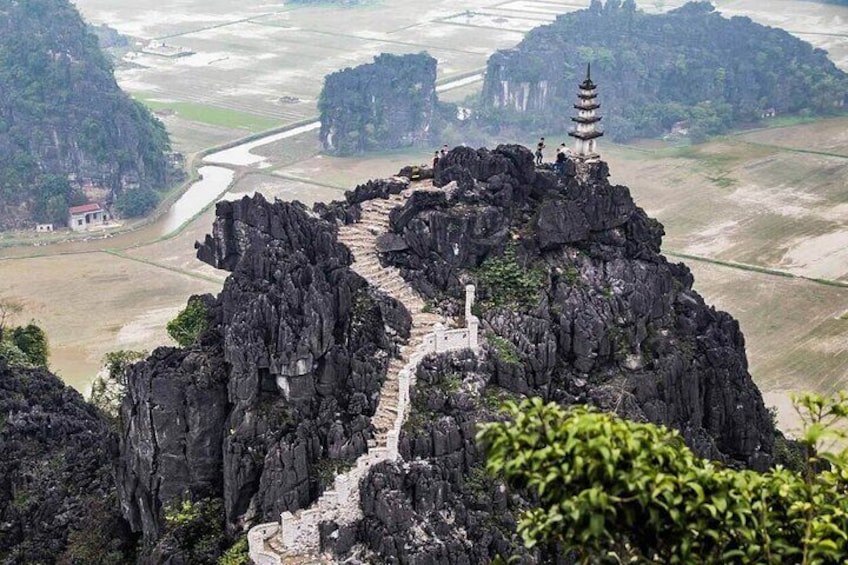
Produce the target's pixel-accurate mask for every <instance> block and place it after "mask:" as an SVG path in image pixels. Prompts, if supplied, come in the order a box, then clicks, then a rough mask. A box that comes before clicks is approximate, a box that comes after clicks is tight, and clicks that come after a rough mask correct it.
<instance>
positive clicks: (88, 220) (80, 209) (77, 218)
mask: <svg viewBox="0 0 848 565" xmlns="http://www.w3.org/2000/svg"><path fill="white" fill-rule="evenodd" d="M108 220H109V214H108V213H107V212H106V210H105V209H104V208H103V207H102V206H101V205H100V204H97V203H96V202H90V203H88V204H83V205H82V206H72V207H71V208H69V209H68V227H70V228H71V229H72V230H74V231H85V230H87V229H89V228H92V227H97V226H103V225H104V224H106V222H107V221H108Z"/></svg>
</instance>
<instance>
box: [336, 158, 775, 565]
mask: <svg viewBox="0 0 848 565" xmlns="http://www.w3.org/2000/svg"><path fill="white" fill-rule="evenodd" d="M566 171H567V174H566V175H564V176H563V177H557V176H555V175H553V173H551V172H549V171H544V170H536V169H535V168H534V167H533V160H532V155H531V154H530V152H529V151H528V150H527V149H525V148H523V147H519V146H500V147H498V148H497V149H495V150H493V151H489V150H486V149H480V150H476V151H475V150H471V149H467V148H457V149H454V150H453V151H451V152H450V153H449V154H448V156H447V157H446V158H445V159H444V160H443V161H442V163H440V166H439V168H438V169H437V171H436V183H437V184H439V185H442V186H443V188H444V192H442V193H429V194H420V195H418V196H415V197H413V198H410V199H409V200H408V201H407V203H406V205H405V206H403V207H399V208H396V209H395V210H394V212H393V214H392V226H393V230H394V232H393V233H390V234H386V236H384V237H385V240H386V241H390V242H391V245H390V246H387V248H386V250H385V253H384V255H383V258H384V260H385V262H386V263H387V264H390V265H395V266H398V267H400V268H401V269H402V271H403V272H404V275H405V278H406V279H407V280H408V281H409V282H410V283H411V284H413V285H415V286H416V287H417V288H418V290H419V291H420V292H422V293H423V294H425V295H426V296H429V297H431V299H432V300H433V301H435V302H436V303H437V305H438V308H440V309H441V310H443V311H445V312H449V313H454V314H457V313H459V312H460V304H461V301H460V297H461V296H462V290H463V288H464V284H465V283H466V282H469V281H475V282H477V283H478V295H479V297H480V298H481V299H482V301H481V303H480V306H479V310H478V315H479V316H480V317H481V319H482V324H483V328H484V337H485V338H487V339H488V345H487V346H486V351H485V353H484V354H482V355H481V356H480V357H479V358H478V359H476V360H475V359H474V358H473V357H471V356H469V355H467V354H453V355H443V356H431V357H429V358H428V359H426V360H425V361H424V362H423V363H422V364H421V365H420V366H419V368H418V372H417V378H418V384H417V385H416V389H415V390H414V391H413V393H412V401H411V409H410V415H409V419H408V421H407V424H406V426H405V427H404V429H403V433H402V436H401V454H402V455H403V458H404V461H405V462H404V463H398V464H388V463H386V464H381V465H379V466H377V467H375V468H374V469H373V470H372V471H371V472H370V474H369V475H368V476H367V478H366V479H365V480H366V483H367V484H366V486H365V487H364V488H362V493H363V494H362V499H361V507H362V510H363V514H364V518H363V520H361V521H360V522H359V523H357V524H355V525H352V526H348V527H345V528H341V529H340V528H338V527H337V526H336V525H335V524H332V523H329V524H325V525H324V526H323V527H322V544H323V546H324V547H325V548H326V549H327V550H330V551H333V552H335V553H336V554H337V555H338V556H339V558H340V559H342V558H344V559H349V561H347V562H353V563H373V562H385V563H399V564H423V563H427V564H437V565H442V564H444V565H448V564H455V563H488V562H490V561H491V560H492V559H493V558H495V557H496V556H501V557H504V558H509V557H510V556H516V557H517V558H518V559H519V561H520V562H522V563H537V562H538V563H569V562H571V561H569V559H568V556H566V555H559V554H558V553H557V551H556V548H555V547H540V548H537V549H536V550H534V551H527V550H526V549H524V548H523V545H522V543H521V540H519V539H516V537H515V521H516V519H517V515H518V513H519V512H520V511H521V510H522V509H524V508H527V507H528V505H532V499H531V498H530V497H528V496H526V494H525V493H521V492H510V491H508V490H507V489H506V488H505V487H504V485H502V484H500V483H498V482H497V481H495V480H493V479H492V478H490V477H488V476H487V475H486V474H485V472H484V471H483V461H482V459H481V454H480V453H479V451H478V447H477V445H476V442H475V439H474V436H475V431H476V424H477V423H480V422H485V421H491V420H493V419H495V418H498V417H501V416H499V415H498V414H497V413H496V408H497V406H498V405H499V404H500V402H502V401H503V400H505V399H517V398H520V397H521V396H525V395H527V396H534V395H535V396H542V397H545V398H548V399H553V400H557V401H559V402H562V403H565V404H574V403H591V404H595V405H597V406H601V407H603V408H606V409H609V410H615V411H617V412H618V413H620V414H622V415H625V416H627V417H630V418H633V419H638V420H650V421H653V422H657V423H663V424H666V425H669V426H672V427H676V428H678V429H680V430H681V432H682V433H683V435H684V437H685V439H686V441H687V442H688V444H689V445H690V446H691V447H692V448H693V449H694V450H695V451H696V452H698V453H700V454H701V455H703V456H706V457H711V458H714V459H718V460H722V461H725V462H727V463H728V464H732V465H747V466H751V467H754V468H758V469H764V468H766V467H767V466H768V465H769V464H770V462H771V461H772V457H773V455H772V451H773V445H774V437H775V433H776V432H775V430H774V428H773V425H772V423H771V421H770V419H769V417H768V414H767V412H766V410H765V408H764V406H763V403H762V399H761V396H760V393H759V391H758V390H757V388H756V386H755V385H754V383H753V382H752V381H751V378H750V375H748V373H747V363H746V359H745V351H744V339H743V337H742V334H741V333H740V331H739V327H738V324H737V323H736V322H735V321H734V320H733V319H732V318H731V317H730V316H729V315H727V314H725V313H723V312H717V311H716V310H715V309H713V308H711V307H709V306H707V305H706V304H705V303H704V301H703V299H702V298H701V297H700V296H699V295H698V294H697V293H695V292H694V291H693V290H692V284H693V278H692V276H691V274H690V273H689V271H688V269H687V268H686V267H685V266H684V265H682V264H677V265H675V264H671V263H668V261H666V259H665V258H664V257H663V256H662V255H661V254H660V243H661V237H662V234H663V230H662V226H661V225H660V224H659V223H658V222H656V221H654V220H652V219H650V218H648V217H647V215H646V214H645V213H644V211H643V210H642V209H640V208H638V207H637V206H636V205H635V204H634V203H633V201H632V199H631V198H630V195H629V191H628V190H627V188H626V187H622V186H612V185H610V184H609V182H608V181H607V177H608V170H607V166H606V164H605V163H602V162H597V163H592V164H589V165H581V164H575V163H570V165H569V167H568V168H567V169H566ZM337 215H340V214H338V213H337ZM507 257H514V259H513V260H514V261H516V262H517V263H520V268H521V269H522V270H524V271H535V272H537V273H542V274H543V276H542V277H541V282H540V285H539V289H538V296H537V297H536V300H534V301H532V302H529V303H528V302H524V303H521V302H519V303H512V304H508V305H497V304H495V303H493V296H492V293H493V292H494V291H495V290H497V289H493V288H491V287H488V286H487V284H486V282H485V277H484V276H483V273H484V271H485V270H486V269H487V267H486V265H487V260H492V258H496V259H497V260H500V261H505V260H507V259H506V258H507ZM499 282H500V283H501V284H503V285H508V284H510V283H509V280H508V278H507V277H502V278H501V279H500V281H499Z"/></svg>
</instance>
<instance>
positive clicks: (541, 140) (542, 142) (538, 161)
mask: <svg viewBox="0 0 848 565" xmlns="http://www.w3.org/2000/svg"><path fill="white" fill-rule="evenodd" d="M544 148H545V138H544V137H540V138H539V143H537V144H536V164H537V165H541V164H542V149H544Z"/></svg>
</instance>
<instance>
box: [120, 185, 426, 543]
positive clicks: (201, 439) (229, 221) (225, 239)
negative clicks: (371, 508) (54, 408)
mask: <svg viewBox="0 0 848 565" xmlns="http://www.w3.org/2000/svg"><path fill="white" fill-rule="evenodd" d="M363 190H365V189H363ZM217 216H218V217H217V219H216V221H215V225H214V229H213V235H211V236H207V238H206V240H205V241H204V242H203V243H198V245H197V248H198V256H199V257H200V258H201V259H202V260H204V261H206V262H208V263H210V264H211V265H213V266H215V267H218V268H222V269H226V270H228V271H230V273H231V274H230V276H229V277H228V278H227V280H226V282H225V284H224V288H223V290H222V292H221V294H220V295H219V296H218V297H217V298H213V297H211V296H208V297H205V299H204V300H205V301H206V304H207V308H208V311H209V320H210V324H209V329H208V330H207V331H206V332H205V333H204V334H203V335H202V336H201V337H200V339H199V342H198V343H197V344H196V345H195V346H193V347H191V348H189V349H187V350H174V349H170V348H164V349H159V350H157V351H155V352H154V353H153V355H152V356H151V357H150V358H149V359H148V360H147V361H145V362H142V363H140V364H139V365H137V366H136V368H135V370H134V371H133V372H132V374H131V375H130V378H129V390H128V395H127V398H126V400H125V401H124V404H123V407H122V418H123V421H124V422H125V427H124V431H123V434H122V436H121V445H120V448H121V455H120V462H119V475H118V481H119V491H120V493H121V503H122V510H123V512H124V515H125V516H126V518H127V520H128V521H129V522H130V524H131V525H132V527H133V529H134V530H136V531H141V532H143V533H144V536H145V540H146V542H147V544H148V546H150V545H152V544H153V543H155V541H156V540H157V539H158V537H159V536H160V535H161V532H162V530H163V514H164V510H165V509H166V508H167V506H168V505H169V504H172V503H174V502H175V501H180V500H184V499H195V500H196V499H199V498H204V497H212V498H223V502H224V508H225V512H226V519H227V523H228V524H229V526H230V527H231V528H237V527H239V526H241V525H244V524H248V523H252V522H255V521H269V520H275V519H279V515H280V512H282V511H284V510H296V509H299V508H303V507H305V506H308V505H309V504H310V503H311V502H312V501H313V500H315V499H316V498H317V496H318V495H319V493H320V492H321V490H322V488H323V485H322V484H321V480H322V476H323V475H324V474H326V473H327V472H328V470H331V469H332V468H334V466H335V465H338V464H344V462H345V461H348V462H349V461H352V460H354V459H355V458H356V457H357V456H358V455H359V454H361V453H363V452H364V451H365V449H366V441H367V440H368V439H370V437H371V434H372V432H371V425H370V419H369V418H370V416H371V415H372V414H373V413H374V410H375V409H376V405H377V401H378V392H379V390H380V386H381V384H382V382H383V379H384V378H385V371H386V367H387V365H388V361H389V357H390V356H391V355H393V354H394V353H395V350H396V347H395V344H394V341H393V338H392V335H397V336H407V335H408V333H409V328H410V317H409V314H408V312H406V310H405V309H404V308H403V307H402V305H400V304H398V303H397V302H395V301H394V300H393V299H390V298H389V297H387V296H386V295H384V294H382V293H378V292H376V291H374V290H373V289H370V288H369V286H368V284H367V283H366V282H365V280H364V279H362V278H361V277H360V276H359V275H357V274H355V273H354V272H353V271H351V270H350V269H349V268H348V266H349V265H350V263H351V255H350V252H349V251H348V249H347V248H346V247H344V246H343V245H341V244H339V243H338V242H337V241H336V235H335V226H334V224H333V223H330V222H327V221H324V220H321V219H319V218H318V217H316V216H314V215H312V214H310V212H308V211H307V210H306V209H305V208H304V207H303V206H301V205H299V204H297V203H295V204H289V203H282V202H279V201H278V202H276V203H274V204H270V203H268V202H266V201H265V199H264V198H262V196H259V195H258V196H255V197H254V198H244V199H242V200H240V201H237V202H221V203H219V204H218V208H217ZM278 383H279V384H278ZM281 385H282V386H281ZM323 479H324V480H326V478H325V477H324V478H323Z"/></svg>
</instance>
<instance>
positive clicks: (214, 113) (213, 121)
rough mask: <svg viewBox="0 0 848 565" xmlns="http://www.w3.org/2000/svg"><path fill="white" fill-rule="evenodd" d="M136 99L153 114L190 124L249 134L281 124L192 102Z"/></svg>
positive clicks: (263, 117) (244, 113)
mask: <svg viewBox="0 0 848 565" xmlns="http://www.w3.org/2000/svg"><path fill="white" fill-rule="evenodd" d="M138 99H139V100H140V101H141V102H143V103H144V105H145V106H147V107H148V108H150V109H151V110H152V111H154V112H167V111H169V110H170V111H172V112H174V113H175V114H176V115H177V117H179V118H181V119H183V120H187V121H190V122H200V123H202V124H209V125H212V126H220V127H225V128H233V129H244V130H247V131H250V132H260V131H264V130H268V129H271V128H275V127H277V126H279V125H280V124H281V122H280V121H279V120H275V119H273V118H266V117H265V116H257V115H256V114H249V113H247V112H240V111H238V110H229V109H227V108H220V107H218V106H207V105H205V104H196V103H194V102H160V101H158V100H148V99H145V98H142V97H138Z"/></svg>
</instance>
